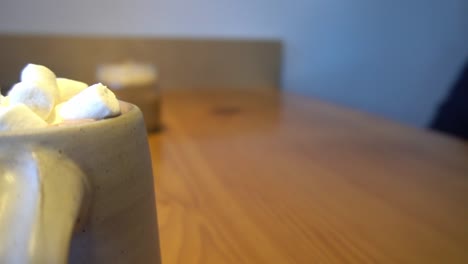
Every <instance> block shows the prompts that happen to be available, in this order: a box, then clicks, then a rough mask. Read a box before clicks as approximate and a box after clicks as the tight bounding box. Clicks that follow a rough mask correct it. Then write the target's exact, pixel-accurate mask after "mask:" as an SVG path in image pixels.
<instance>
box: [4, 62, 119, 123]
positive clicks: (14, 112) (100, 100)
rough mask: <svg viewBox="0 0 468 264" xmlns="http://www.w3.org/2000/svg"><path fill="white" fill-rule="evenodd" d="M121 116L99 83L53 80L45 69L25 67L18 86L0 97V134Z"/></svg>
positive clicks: (110, 92) (108, 91) (113, 100)
mask: <svg viewBox="0 0 468 264" xmlns="http://www.w3.org/2000/svg"><path fill="white" fill-rule="evenodd" d="M119 114H120V105H119V101H118V100H117V98H116V97H115V95H114V93H113V92H112V91H111V90H109V89H108V88H107V87H106V86H104V85H103V84H101V83H97V84H94V85H91V86H88V85H87V84H86V83H83V82H79V81H75V80H70V79H66V78H56V76H55V74H54V73H53V72H52V71H51V70H50V69H48V68H47V67H45V66H42V65H36V64H28V65H27V66H26V67H25V68H24V69H23V70H22V71H21V82H19V83H17V84H15V85H14V86H13V87H12V88H11V90H10V92H9V93H8V95H7V96H5V97H4V96H2V95H0V131H6V130H18V129H31V128H41V127H47V126H51V125H56V124H60V123H66V122H67V121H79V120H88V121H89V120H99V119H104V118H108V117H114V116H117V115H119Z"/></svg>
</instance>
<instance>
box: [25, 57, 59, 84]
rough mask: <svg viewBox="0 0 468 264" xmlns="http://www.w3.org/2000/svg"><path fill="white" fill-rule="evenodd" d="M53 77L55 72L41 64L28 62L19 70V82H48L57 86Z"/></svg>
mask: <svg viewBox="0 0 468 264" xmlns="http://www.w3.org/2000/svg"><path fill="white" fill-rule="evenodd" d="M55 78H56V77H55V74H54V73H53V72H52V71H51V70H50V69H49V68H47V67H45V66H42V65H37V64H32V63H30V64H28V65H26V67H24V68H23V70H22V71H21V82H33V83H49V85H55V88H57V83H56V81H55Z"/></svg>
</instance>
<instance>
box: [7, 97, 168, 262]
mask: <svg viewBox="0 0 468 264" xmlns="http://www.w3.org/2000/svg"><path fill="white" fill-rule="evenodd" d="M121 108H122V115H120V116H118V117H114V118H109V119H104V120H99V121H94V122H87V123H77V124H73V125H67V126H59V127H48V128H41V129H36V130H28V131H18V132H16V131H11V132H0V263H9V264H17V263H18V264H19V263H21V264H23V263H33V264H36V263H37V264H42V263H50V264H54V263H60V264H62V263H72V264H75V263H100V264H101V263H157V264H159V263H160V261H161V260H160V252H159V239H158V226H157V218H156V206H155V196H154V185H153V175H152V168H151V158H150V154H149V149H148V142H147V136H146V129H145V125H144V121H143V117H142V114H141V112H140V110H139V109H138V108H137V107H135V106H133V105H131V104H128V103H123V102H121Z"/></svg>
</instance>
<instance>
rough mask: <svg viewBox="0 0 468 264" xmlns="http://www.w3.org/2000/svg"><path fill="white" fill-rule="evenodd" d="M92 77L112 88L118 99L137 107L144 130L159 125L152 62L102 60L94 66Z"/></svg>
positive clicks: (153, 129)
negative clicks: (142, 119)
mask: <svg viewBox="0 0 468 264" xmlns="http://www.w3.org/2000/svg"><path fill="white" fill-rule="evenodd" d="M96 79H97V81H98V82H101V83H103V84H105V85H107V86H108V87H109V88H110V89H112V91H113V92H114V93H115V95H116V96H117V98H118V99H120V100H122V101H126V102H130V103H133V104H135V105H137V106H138V107H139V108H140V109H141V111H142V112H143V117H144V119H145V124H146V129H147V130H148V132H154V131H157V130H159V129H160V128H161V92H160V89H159V85H158V72H157V69H156V67H155V66H154V65H153V64H146V63H136V62H125V63H119V64H102V65H99V66H98V67H97V71H96Z"/></svg>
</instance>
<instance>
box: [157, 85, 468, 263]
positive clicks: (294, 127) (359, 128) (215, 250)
mask: <svg viewBox="0 0 468 264" xmlns="http://www.w3.org/2000/svg"><path fill="white" fill-rule="evenodd" d="M162 112H163V122H164V123H165V126H166V130H165V131H164V132H163V133H161V134H152V135H150V136H149V141H150V148H151V152H152V159H153V167H154V173H155V185H156V192H157V206H158V213H159V226H160V235H161V249H162V258H163V263H171V264H176V263H181V264H182V263H183V264H201V263H203V264H210V263H216V264H219V263H236V264H238V263H256V264H258V263H468V250H467V248H468V210H467V204H468V203H467V202H468V145H467V143H466V142H462V141H458V140H456V139H453V138H449V137H446V136H442V135H439V134H436V133H432V132H428V131H421V130H417V129H414V128H408V127H404V126H401V125H398V124H395V123H392V122H389V121H386V120H383V119H379V118H375V117H373V116H369V115H366V114H363V113H358V112H354V111H351V110H348V109H344V108H339V107H336V106H333V105H329V104H326V103H323V102H320V101H317V100H313V99H310V98H304V97H302V96H297V95H293V94H284V93H281V92H279V91H271V90H270V91H267V90H252V91H219V90H218V91H215V90H207V91H200V90H198V91H193V90H192V91H169V92H166V93H165V94H164V97H163V111H162Z"/></svg>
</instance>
